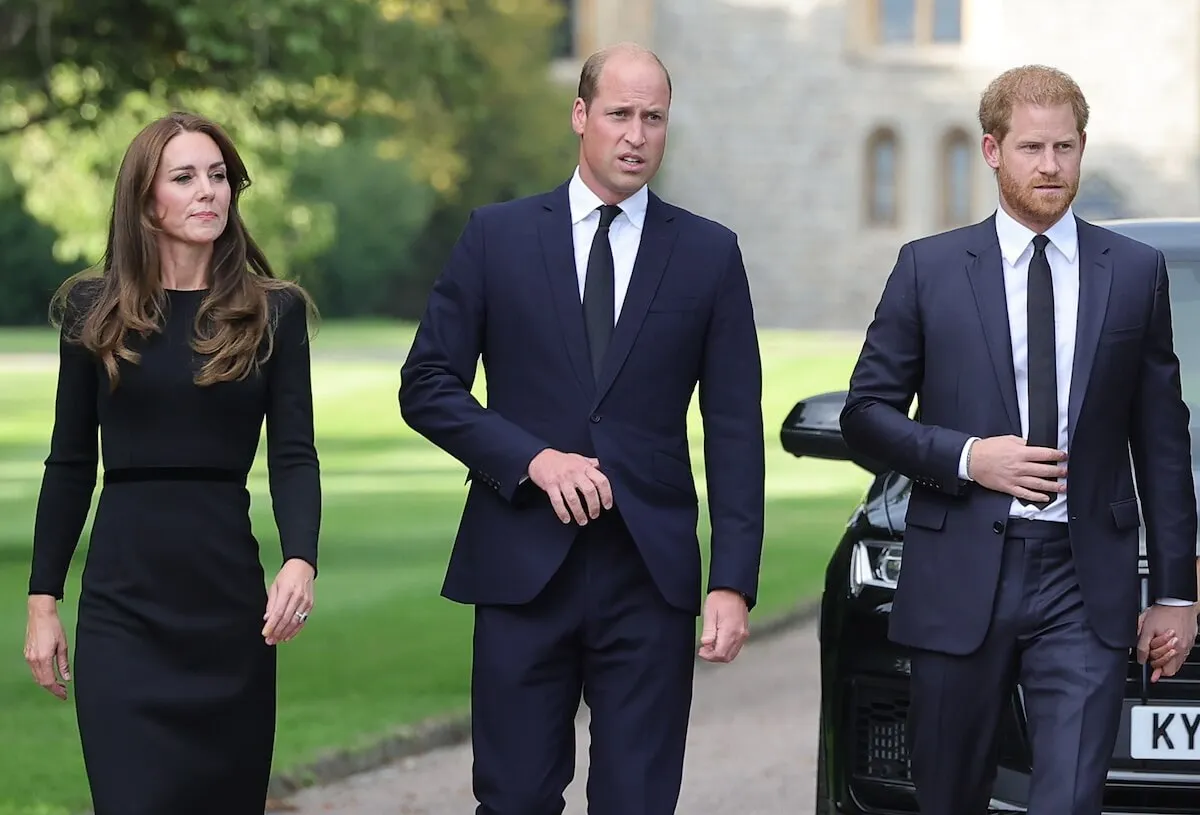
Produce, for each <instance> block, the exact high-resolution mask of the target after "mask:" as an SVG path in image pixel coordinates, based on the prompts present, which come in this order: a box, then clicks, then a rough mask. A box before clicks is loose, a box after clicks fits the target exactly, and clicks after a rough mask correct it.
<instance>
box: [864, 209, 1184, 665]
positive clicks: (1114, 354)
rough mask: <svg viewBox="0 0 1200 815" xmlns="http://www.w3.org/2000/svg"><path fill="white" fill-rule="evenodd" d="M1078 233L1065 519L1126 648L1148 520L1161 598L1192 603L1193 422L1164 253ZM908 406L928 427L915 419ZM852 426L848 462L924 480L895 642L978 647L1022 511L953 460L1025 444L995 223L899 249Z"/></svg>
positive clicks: (1096, 617) (1089, 583)
mask: <svg viewBox="0 0 1200 815" xmlns="http://www.w3.org/2000/svg"><path fill="white" fill-rule="evenodd" d="M1076 220H1077V224H1078V235H1079V278H1080V279H1079V317H1078V329H1077V335H1076V344H1075V353H1074V362H1073V370H1072V375H1071V394H1070V402H1069V410H1068V417H1069V418H1068V433H1069V437H1070V440H1071V442H1070V452H1069V459H1068V461H1067V479H1066V480H1067V501H1068V504H1067V506H1068V512H1069V522H1068V523H1069V527H1070V535H1071V547H1072V552H1073V555H1074V561H1075V568H1076V573H1077V576H1078V580H1079V584H1080V589H1081V591H1082V595H1083V600H1084V605H1085V608H1086V611H1087V614H1088V620H1089V622H1090V624H1091V626H1092V628H1093V629H1094V630H1095V632H1096V634H1097V635H1098V636H1099V637H1100V638H1101V639H1102V640H1104V641H1105V642H1106V643H1108V644H1109V645H1111V646H1113V647H1128V646H1130V645H1132V644H1133V643H1134V642H1135V641H1136V629H1137V615H1138V611H1139V608H1140V601H1139V590H1138V589H1139V586H1138V576H1137V575H1138V568H1137V561H1138V529H1139V526H1140V525H1141V520H1142V519H1141V515H1142V514H1143V513H1144V515H1145V527H1146V541H1147V551H1148V556H1149V563H1150V592H1151V600H1153V599H1155V598H1159V597H1176V598H1179V599H1182V600H1195V599H1196V565H1195V564H1196V501H1195V493H1194V491H1193V483H1192V467H1191V443H1190V435H1189V429H1188V421H1189V415H1188V409H1187V407H1186V406H1185V404H1184V402H1183V397H1182V393H1181V390H1180V377H1179V362H1178V359H1177V357H1176V355H1175V352H1174V348H1173V343H1172V328H1171V304H1170V299H1169V297H1168V282H1167V271H1166V264H1165V260H1164V258H1163V255H1162V253H1161V252H1159V251H1158V250H1156V249H1153V248H1151V247H1149V246H1146V245H1145V244H1142V243H1139V242H1137V241H1134V240H1131V239H1129V238H1126V237H1123V236H1121V235H1117V234H1115V233H1113V232H1111V231H1109V230H1106V229H1102V228H1100V227H1098V226H1095V225H1093V224H1089V223H1087V222H1085V221H1082V220H1079V219H1076ZM914 395H915V396H916V398H917V404H918V407H919V411H920V420H919V421H914V420H913V419H910V418H909V415H908V411H909V407H910V405H911V403H912V399H913V397H914ZM841 421H842V432H843V434H844V435H845V438H846V442H847V443H848V444H849V445H850V446H851V447H852V448H855V449H856V450H858V451H859V452H861V453H863V454H866V455H868V456H870V457H872V458H874V459H877V460H880V461H883V462H886V463H887V465H888V466H890V467H892V468H894V469H896V470H898V471H899V472H901V473H903V474H905V475H907V476H909V477H910V478H911V479H912V480H913V487H912V493H911V497H910V500H909V505H908V516H907V520H906V527H905V533H904V538H905V542H904V564H903V568H902V569H901V573H900V581H899V586H898V588H897V591H896V596H895V601H894V604H893V609H892V614H891V623H890V632H891V635H892V638H893V639H894V640H896V641H898V642H900V643H902V644H907V645H913V646H916V647H920V648H928V649H932V650H939V651H945V652H949V653H959V654H962V653H968V652H970V651H972V650H974V649H975V648H976V647H978V645H979V644H980V643H981V642H982V640H983V637H984V635H985V634H986V632H987V629H988V625H989V623H990V620H991V609H992V601H993V598H994V596H995V592H996V585H997V580H998V576H999V573H1000V557H1001V548H1002V545H1003V541H1004V534H1003V533H1004V529H1005V524H1006V523H1007V521H1008V516H1009V507H1010V504H1011V501H1012V498H1011V496H1008V495H1003V494H1000V493H997V492H992V491H990V490H987V489H985V488H983V487H981V486H979V485H978V484H972V483H969V482H961V481H960V480H959V478H958V464H959V457H960V454H961V452H962V448H963V444H964V443H965V442H966V441H967V439H968V438H969V437H970V436H979V437H982V438H986V437H988V436H998V435H1006V434H1012V435H1016V436H1020V435H1022V434H1021V422H1020V415H1019V413H1018V407H1017V394H1016V385H1015V377H1014V373H1013V362H1012V351H1011V346H1010V340H1009V327H1008V311H1007V305H1006V299H1005V291H1004V268H1003V260H1002V258H1001V255H1000V245H999V241H998V239H997V237H996V225H995V216H994V215H993V216H992V217H991V218H988V219H987V220H986V221H984V222H982V223H979V224H976V225H974V226H969V227H965V228H962V229H958V230H955V231H952V232H947V233H944V234H941V235H936V236H933V237H928V238H924V239H921V240H917V241H914V242H912V243H909V244H907V245H905V246H904V247H903V248H902V249H901V250H900V255H899V259H898V260H897V262H896V266H895V268H894V269H893V271H892V273H891V276H890V277H889V279H888V282H887V285H886V286H885V288H884V292H883V295H882V297H881V299H880V302H879V306H878V308H877V310H876V312H875V317H874V320H873V321H872V323H871V325H870V327H869V328H868V330H867V335H866V340H865V342H864V344H863V349H862V354H861V356H860V357H859V360H858V364H857V366H856V367H855V369H854V373H853V374H852V376H851V379H850V392H849V396H848V398H847V400H846V405H845V408H844V410H843V412H842V419H841ZM1131 458H1132V468H1131ZM1134 471H1136V473H1137V485H1138V492H1137V493H1136V494H1135V491H1134V478H1133V472H1134ZM1139 497H1140V500H1141V509H1142V512H1141V513H1139V508H1138V499H1139Z"/></svg>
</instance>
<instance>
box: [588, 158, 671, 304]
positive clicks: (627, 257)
mask: <svg viewBox="0 0 1200 815" xmlns="http://www.w3.org/2000/svg"><path fill="white" fill-rule="evenodd" d="M567 198H568V200H569V201H570V204H571V237H572V239H573V240H574V243H575V273H576V275H577V276H578V278H579V302H581V303H582V302H583V288H584V283H585V282H586V281H587V266H588V255H589V254H591V251H592V239H593V238H594V237H595V236H596V227H597V226H599V225H600V212H599V207H601V206H603V205H604V202H603V201H601V200H600V197H599V196H598V195H596V193H594V192H592V191H591V190H590V189H588V186H587V184H584V183H583V179H582V178H580V177H579V168H578V167H576V168H575V174H574V175H573V176H572V177H571V182H570V184H568V185H567ZM649 198H650V194H649V192H648V191H647V189H646V186H645V185H642V187H641V189H639V190H638V191H637V192H635V193H634V194H633V195H631V196H629V197H628V198H626V199H625V200H624V201H622V202H620V203H619V204H618V206H619V207H620V208H621V213H620V214H619V215H617V217H616V218H615V219H613V222H612V224H610V225H609V227H608V242H609V245H610V246H612V255H613V294H614V295H615V297H616V302H615V303H614V304H613V306H614V307H613V320H614V321H616V320H618V319H619V318H620V316H621V305H622V304H623V303H624V302H625V292H626V291H627V290H628V289H629V280H630V278H632V277H633V262H634V260H635V259H636V258H637V253H638V247H640V246H641V243H642V226H643V225H644V224H645V223H646V204H647V202H648V201H649Z"/></svg>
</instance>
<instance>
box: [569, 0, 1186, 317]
mask: <svg viewBox="0 0 1200 815" xmlns="http://www.w3.org/2000/svg"><path fill="white" fill-rule="evenodd" d="M560 2H563V3H564V4H565V5H566V6H567V7H568V11H569V15H568V16H567V18H566V22H565V23H564V36H563V38H562V42H563V47H562V53H561V54H560V58H559V60H558V61H557V63H556V64H555V65H554V66H553V67H554V70H555V72H556V73H558V74H559V75H560V76H561V77H562V79H563V81H565V82H572V83H573V82H574V81H575V80H576V78H577V76H578V70H579V65H580V61H581V58H582V57H583V56H585V55H586V54H587V53H589V52H590V51H592V50H594V49H596V48H598V47H602V46H603V45H606V44H609V43H612V42H617V41H620V40H635V41H637V42H641V43H643V44H645V45H647V46H649V47H652V48H653V49H654V50H655V51H656V52H657V53H658V54H659V55H660V56H661V57H662V59H663V61H664V62H665V63H666V64H667V66H668V68H669V69H670V70H671V73H672V79H673V81H674V86H675V96H674V100H673V103H672V111H671V137H670V142H669V145H668V149H667V160H666V162H665V163H664V166H663V170H662V174H661V175H660V177H659V180H658V181H656V183H655V189H656V191H657V192H659V193H660V194H662V195H663V196H664V197H666V198H668V199H669V200H672V201H674V202H675V203H678V204H680V205H681V206H685V207H688V208H689V209H692V210H694V211H696V212H699V213H701V214H704V215H707V216H709V217H712V218H714V219H716V220H719V221H721V222H723V223H725V224H726V225H728V226H730V227H731V228H733V229H734V230H736V231H737V232H738V234H739V236H740V239H741V243H742V246H743V251H744V254H745V258H746V262H747V267H748V270H749V273H750V279H751V284H752V287H753V290H754V297H755V305H756V310H757V312H758V315H759V318H760V320H761V322H762V324H763V325H764V326H783V327H793V328H833V329H851V330H857V329H861V328H863V327H864V326H865V325H866V322H867V321H868V320H869V319H870V315H871V311H872V309H873V308H874V305H875V302H876V300H877V298H878V295H879V291H880V288H881V286H882V284H883V281H884V279H885V278H886V276H887V274H888V272H889V271H890V270H891V267H892V264H893V262H894V261H895V258H896V254H897V250H898V249H899V247H900V245H901V244H902V243H903V242H904V241H906V240H909V239H911V238H914V237H918V236H920V235H923V234H928V233H932V232H937V231H941V230H942V229H946V228H950V227H953V226H957V225H960V224H963V223H968V222H971V221H973V220H978V219H981V218H983V217H985V216H987V215H988V214H989V213H990V212H991V211H992V209H993V208H994V207H995V200H996V198H995V196H996V192H995V182H994V180H993V178H992V174H991V170H990V169H989V168H988V167H987V165H986V164H984V162H983V158H982V156H981V154H980V148H979V136H980V134H979V127H978V124H977V121H976V111H977V105H978V100H979V94H980V92H981V91H982V89H983V88H984V86H985V85H986V84H987V82H988V81H989V80H990V79H991V78H992V77H994V76H995V75H996V74H998V73H999V72H1001V71H1003V70H1004V69H1005V68H1008V67H1011V66H1013V65H1018V64H1023V63H1029V62H1042V63H1046V64H1051V65H1054V66H1056V67H1058V68H1061V69H1063V70H1065V71H1067V72H1068V73H1070V74H1071V75H1072V76H1074V77H1075V79H1076V80H1077V81H1078V82H1079V83H1080V85H1081V86H1082V88H1083V90H1084V93H1085V94H1087V97H1088V100H1089V102H1090V103H1091V107H1092V119H1091V124H1090V126H1089V128H1088V144H1087V150H1086V153H1085V157H1084V184H1083V186H1082V189H1081V190H1080V195H1079V198H1078V199H1076V211H1077V212H1078V213H1079V214H1080V215H1081V216H1083V217H1090V218H1103V217H1113V216H1135V215H1194V214H1198V213H1200V174H1198V171H1200V167H1198V164H1197V159H1198V148H1200V0H1138V2H1136V3H1135V2H1131V0H1052V2H1048V1H1047V0H560Z"/></svg>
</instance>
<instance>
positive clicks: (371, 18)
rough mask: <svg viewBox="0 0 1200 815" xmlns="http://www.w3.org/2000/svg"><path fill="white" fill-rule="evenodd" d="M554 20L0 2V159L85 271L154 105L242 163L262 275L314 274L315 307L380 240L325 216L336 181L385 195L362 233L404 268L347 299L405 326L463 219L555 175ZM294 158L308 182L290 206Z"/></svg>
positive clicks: (281, 6)
mask: <svg viewBox="0 0 1200 815" xmlns="http://www.w3.org/2000/svg"><path fill="white" fill-rule="evenodd" d="M560 16H561V10H560V9H559V8H558V5H557V4H556V3H553V2H551V0H229V1H228V2H225V3H212V2H207V0H0V76H4V77H5V78H6V82H7V84H6V85H4V86H2V87H0V158H3V157H6V158H8V159H9V163H10V164H11V166H12V167H13V172H14V174H15V175H16V176H17V180H18V181H19V182H20V184H21V185H22V186H23V187H24V188H25V190H26V195H25V202H24V204H25V209H26V210H27V211H28V212H29V213H31V214H33V215H34V216H35V217H36V218H38V220H40V221H42V222H43V223H45V224H48V225H50V226H51V227H53V228H54V230H55V231H56V232H57V234H58V239H57V241H56V242H55V250H54V251H55V256H56V258H57V259H58V260H59V261H60V262H64V263H78V264H90V263H94V262H95V261H97V260H98V259H99V257H100V253H101V251H102V249H103V245H104V236H105V230H106V228H107V222H108V211H109V207H110V205H111V197H112V186H113V182H114V180H115V177H116V173H117V168H118V166H119V163H120V159H121V155H122V154H123V152H124V150H125V147H126V145H127V144H128V143H129V141H130V139H131V138H132V137H133V135H134V134H135V133H136V132H137V130H138V129H140V128H141V127H142V126H144V125H145V124H146V123H147V122H148V121H149V120H150V119H152V118H154V117H156V116H159V115H162V114H163V113H166V112H167V111H169V110H171V109H173V108H183V109H190V110H193V111H195V112H197V113H200V114H203V115H206V116H209V117H211V118H213V119H216V120H217V121H219V122H220V123H221V124H222V125H224V126H225V127H226V129H227V130H229V132H230V134H231V136H232V137H233V138H234V140H235V142H236V143H237V144H238V145H239V149H240V150H241V151H242V152H243V153H244V157H245V158H246V160H247V163H248V165H249V168H250V173H251V177H252V179H253V181H254V185H253V186H252V187H251V189H250V191H249V192H248V193H247V197H246V198H245V199H244V200H245V207H244V211H245V214H246V217H247V222H248V224H249V226H250V228H251V230H252V231H253V233H254V235H255V237H256V238H257V239H258V240H259V241H260V243H262V244H263V246H264V249H265V250H266V251H267V252H268V254H269V257H271V259H272V262H273V264H275V265H277V266H278V267H279V269H280V271H282V272H284V273H288V272H290V271H294V270H301V269H302V270H306V271H314V272H317V271H319V272H320V275H321V277H322V278H323V280H322V281H321V282H322V285H325V286H328V287H329V290H330V291H334V290H337V289H338V286H339V284H338V283H337V282H336V281H333V280H331V279H330V278H329V275H331V274H350V271H340V272H339V271H338V267H339V265H340V263H341V262H342V261H345V260H346V259H347V258H348V257H349V256H348V255H347V254H346V253H347V252H350V253H351V255H354V253H353V252H352V251H351V249H350V247H351V246H352V245H353V243H354V242H355V240H356V239H357V237H361V238H363V240H364V241H367V240H371V241H374V240H375V239H377V237H378V236H379V234H381V232H380V229H381V228H380V227H379V225H378V224H364V223H362V222H361V221H360V220H358V219H357V218H353V219H352V218H347V217H339V215H338V212H337V208H338V207H341V208H343V209H345V208H346V207H348V206H349V204H348V202H350V201H351V199H352V198H353V197H354V195H356V194H357V193H356V192H355V191H354V189H353V184H354V183H357V182H361V183H362V184H363V185H365V186H364V187H363V189H362V194H363V195H378V194H379V192H380V190H381V186H380V185H381V184H383V183H385V180H388V179H390V180H392V181H394V182H395V183H396V184H397V185H398V189H397V191H396V194H397V195H404V196H406V197H408V198H411V201H410V200H406V201H405V202H404V206H403V207H402V209H403V212H397V213H386V212H381V213H379V221H380V222H381V223H383V224H392V225H393V226H396V228H397V229H400V228H401V226H402V230H401V231H402V233H403V235H404V236H406V237H405V239H404V241H402V242H400V241H398V244H397V247H396V248H397V251H404V252H406V253H407V257H405V258H402V259H398V258H393V259H392V260H389V261H388V263H393V262H394V265H390V266H387V267H386V268H387V269H390V270H391V277H390V278H389V277H388V275H387V274H385V272H384V267H381V266H373V267H372V268H373V271H370V272H369V273H367V272H366V271H364V270H361V269H358V270H353V271H355V272H356V273H365V274H367V276H368V277H370V278H371V279H373V280H375V281H376V282H378V283H379V284H380V285H381V286H383V289H381V290H377V291H375V292H372V293H370V294H369V295H368V294H367V293H365V292H364V293H363V294H364V296H370V297H374V298H376V302H379V303H382V304H383V307H384V308H385V309H386V310H388V311H391V312H392V313H397V314H404V315H408V316H411V314H412V311H413V309H414V308H416V307H417V306H418V305H419V303H421V302H423V300H424V295H425V292H426V291H427V289H428V285H429V282H430V281H431V280H432V277H433V276H434V275H435V274H436V272H437V269H438V267H439V266H440V264H441V262H442V259H443V258H444V257H445V255H446V253H447V251H448V249H449V246H450V244H451V243H452V242H453V240H454V239H455V237H456V236H457V232H458V230H459V229H460V228H461V226H462V222H463V220H464V219H465V217H466V213H467V211H468V210H469V209H470V208H471V207H473V206H477V205H478V204H481V203H485V202H489V201H495V200H502V199H505V198H510V197H513V196H517V195H523V194H527V193H529V192H532V191H534V190H539V189H543V188H545V187H546V186H548V185H550V184H552V183H556V182H558V181H560V180H562V179H563V178H564V177H565V176H566V174H567V173H569V171H570V168H571V167H572V166H573V165H572V163H571V162H572V160H573V159H572V153H573V151H574V149H575V147H574V141H573V136H572V134H571V132H570V127H569V110H570V109H569V105H570V100H571V97H572V92H571V89H569V88H562V87H559V86H556V85H555V84H554V83H553V80H552V79H551V78H550V76H549V73H548V71H547V64H548V61H549V52H550V41H551V32H552V30H553V28H554V26H555V25H556V23H557V22H558V20H559V18H560ZM5 132H7V133H8V134H9V137H8V138H7V139H5V138H3V134H4V133H5ZM343 145H352V148H350V149H347V148H345V147H343ZM355 150H361V151H363V152H362V153H361V156H362V158H361V161H362V165H363V167H367V166H374V167H376V169H377V170H378V172H377V173H373V174H372V173H367V172H361V171H360V172H349V171H348V172H347V173H346V174H345V175H346V177H344V178H338V179H336V180H335V179H330V180H329V183H328V186H329V191H328V194H325V193H323V192H322V190H321V189H320V187H321V184H320V178H319V175H320V168H321V166H322V162H323V161H325V160H326V159H323V158H322V156H323V155H325V153H324V152H323V151H336V152H335V153H330V154H328V155H327V160H328V164H329V166H331V167H337V166H340V167H345V165H346V162H347V161H353V160H354V158H355V153H354V151H355ZM301 160H303V161H304V162H306V167H307V168H308V169H309V170H311V169H313V168H316V176H317V177H316V178H314V173H313V172H306V175H305V179H304V183H303V189H302V190H301V189H298V188H295V187H294V185H293V172H294V170H295V169H296V166H297V164H296V163H297V162H298V161H301ZM378 162H384V163H385V164H378ZM388 162H391V163H393V164H394V166H385V165H386V163H388ZM359 169H360V170H361V169H362V168H359ZM355 179H357V181H355ZM347 196H349V197H347ZM367 214H369V211H368V210H366V209H365V208H364V209H363V210H362V211H361V215H362V217H365V216H366V215H367ZM416 217H420V218H423V219H424V220H422V221H420V222H417V221H414V218H416ZM355 230H361V231H362V235H361V236H356V235H355ZM372 236H374V237H372ZM410 239H411V243H410ZM358 257H361V254H359V255H358ZM399 260H403V261H404V262H398V261H399ZM381 262H382V261H381ZM361 279H362V278H361V276H360V279H359V282H361ZM385 283H386V285H384V284H385ZM344 284H345V285H341V290H348V287H349V290H354V291H358V289H357V287H356V283H354V282H351V281H344ZM0 287H2V284H0ZM346 302H350V301H346Z"/></svg>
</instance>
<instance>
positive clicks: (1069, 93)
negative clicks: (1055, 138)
mask: <svg viewBox="0 0 1200 815" xmlns="http://www.w3.org/2000/svg"><path fill="white" fill-rule="evenodd" d="M1063 104H1070V105H1071V108H1072V109H1073V110H1074V111H1075V126H1076V128H1077V129H1078V130H1079V132H1080V133H1082V132H1083V131H1084V130H1086V129H1087V123H1088V103H1087V99H1085V98H1084V96H1083V91H1081V90H1080V89H1079V85H1077V84H1076V83H1075V80H1074V79H1072V78H1071V77H1069V76H1067V74H1065V73H1063V72H1062V71H1060V70H1058V69H1057V68H1050V67H1047V66H1045V65H1023V66H1021V67H1019V68H1012V69H1010V70H1007V71H1005V72H1004V73H1002V74H1000V76H998V77H996V78H995V79H993V80H992V82H991V84H989V85H988V86H987V89H986V90H984V92H983V95H982V96H981V97H980V99H979V126H980V127H981V128H982V129H983V132H984V134H985V135H986V134H989V133H990V134H991V135H992V136H994V137H995V139H996V141H1004V137H1005V136H1007V135H1008V129H1009V127H1010V126H1011V123H1012V112H1013V108H1014V107H1016V106H1017V105H1063Z"/></svg>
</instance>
